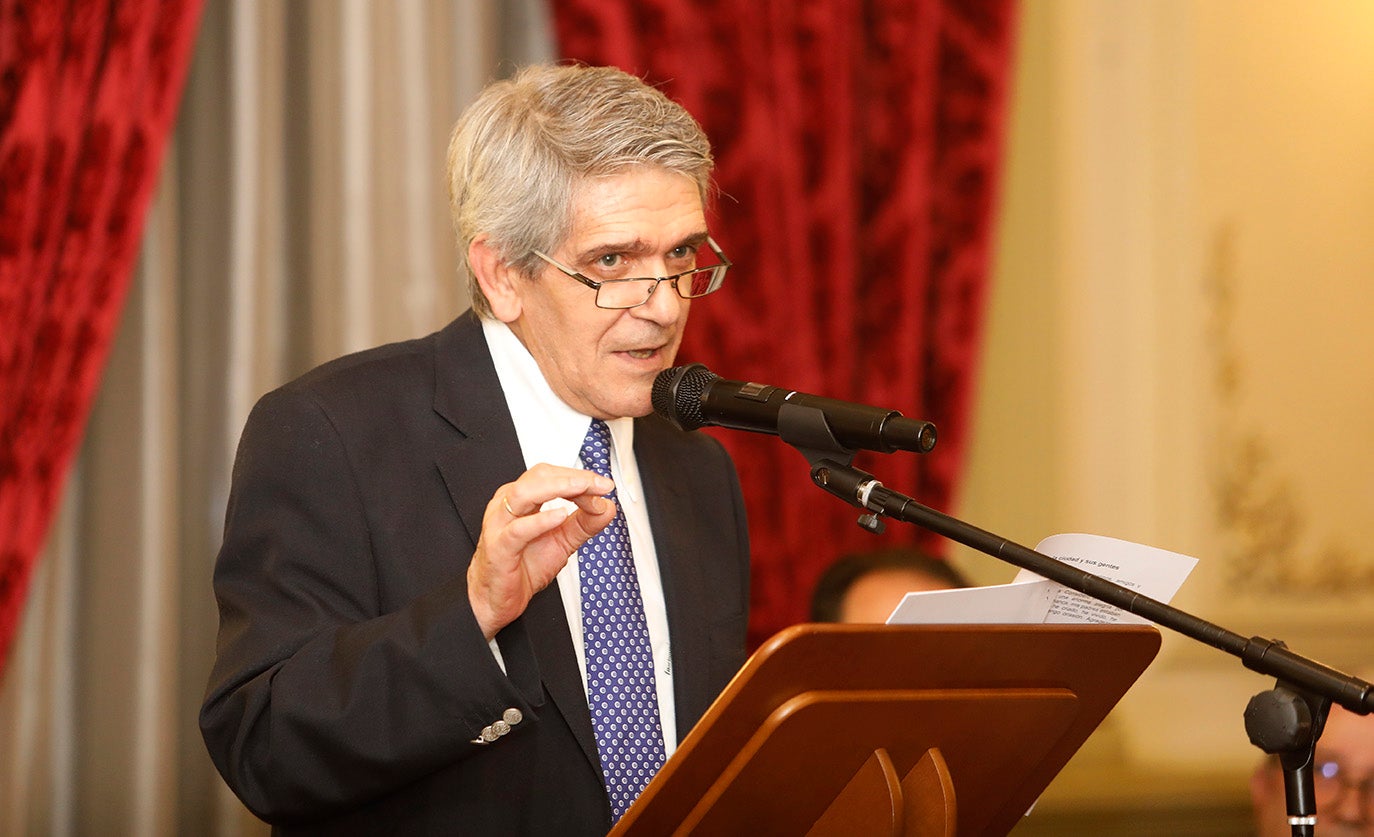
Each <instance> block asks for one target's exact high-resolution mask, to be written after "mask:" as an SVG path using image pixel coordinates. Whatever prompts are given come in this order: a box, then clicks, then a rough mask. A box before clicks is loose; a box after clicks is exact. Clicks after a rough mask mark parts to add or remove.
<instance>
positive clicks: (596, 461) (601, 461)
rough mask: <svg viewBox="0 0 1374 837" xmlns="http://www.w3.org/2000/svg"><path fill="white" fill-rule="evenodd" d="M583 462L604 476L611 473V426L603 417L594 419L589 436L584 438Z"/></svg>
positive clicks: (589, 429) (588, 430)
mask: <svg viewBox="0 0 1374 837" xmlns="http://www.w3.org/2000/svg"><path fill="white" fill-rule="evenodd" d="M582 464H584V465H586V466H587V470H589V471H592V472H593V473H596V474H600V475H601V476H603V477H609V476H610V475H611V428H609V427H607V426H606V422H604V421H602V420H601V419H592V426H591V427H589V428H587V438H585V439H583V440H582Z"/></svg>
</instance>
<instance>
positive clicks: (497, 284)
mask: <svg viewBox="0 0 1374 837" xmlns="http://www.w3.org/2000/svg"><path fill="white" fill-rule="evenodd" d="M468 268H469V269H470V270H471V271H472V275H473V276H474V277H475V278H476V279H477V284H478V286H479V287H481V289H482V293H483V294H485V295H486V297H487V302H488V303H490V304H491V313H492V314H494V315H495V316H496V319H498V320H500V321H501V322H503V323H511V322H514V321H515V320H516V319H518V318H519V317H520V313H521V311H522V310H523V306H522V302H521V296H520V291H521V286H520V283H521V282H523V281H524V277H523V276H522V275H521V274H520V271H518V270H516V269H515V268H513V267H511V266H510V265H509V264H507V263H506V262H505V261H504V260H503V259H502V258H501V254H500V253H498V252H497V250H496V248H495V247H494V246H493V245H492V243H491V241H490V240H488V238H487V237H486V236H484V235H479V236H477V237H476V238H474V239H473V240H472V243H471V244H469V245H468Z"/></svg>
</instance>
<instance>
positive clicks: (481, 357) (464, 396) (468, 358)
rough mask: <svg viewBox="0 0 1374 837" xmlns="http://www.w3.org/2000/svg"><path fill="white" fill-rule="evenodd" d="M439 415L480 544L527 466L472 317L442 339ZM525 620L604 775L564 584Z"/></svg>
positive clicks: (554, 688) (552, 691)
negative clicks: (501, 492)
mask: <svg viewBox="0 0 1374 837" xmlns="http://www.w3.org/2000/svg"><path fill="white" fill-rule="evenodd" d="M434 411H435V412H436V413H438V414H439V415H440V416H441V417H443V419H444V420H445V421H447V422H448V423H449V424H451V425H452V426H453V427H454V429H456V430H457V431H458V438H457V439H456V441H455V443H454V444H452V445H450V446H448V447H447V448H444V449H443V450H442V451H441V452H440V454H439V456H438V462H437V465H438V468H439V472H440V473H441V474H442V475H443V478H444V483H445V485H446V486H447V487H448V492H449V497H450V499H451V500H452V501H453V505H454V508H456V509H457V511H458V516H459V517H460V518H461V519H462V521H463V525H464V526H465V527H466V528H467V530H468V534H469V535H470V536H471V538H472V542H473V543H474V544H475V543H477V539H478V537H479V536H480V535H481V532H482V517H483V515H484V514H485V513H486V507H487V503H488V502H489V501H490V500H491V498H492V497H494V496H495V495H496V491H497V489H498V488H500V487H501V486H502V485H505V484H506V483H508V482H512V481H514V480H515V479H516V478H518V477H519V476H520V474H521V473H523V472H524V470H525V465H524V462H525V459H524V455H523V454H522V453H521V451H520V441H519V438H518V437H517V436H516V433H515V424H514V422H513V421H512V420H511V416H510V410H509V408H508V407H507V406H506V396H505V393H504V392H503V391H502V390H501V382H500V379H499V378H497V376H496V367H495V366H493V365H492V361H491V352H490V350H489V349H488V348H487V341H486V339H485V337H484V336H483V334H482V325H481V323H480V321H479V320H478V318H477V315H476V314H475V313H473V312H472V311H468V312H467V313H465V314H464V315H463V316H461V317H459V318H458V319H457V320H455V321H454V322H453V323H451V324H450V325H449V326H448V327H447V328H445V329H444V330H443V331H441V332H440V333H439V337H438V346H437V356H436V359H435V382H434ZM518 621H519V622H521V623H523V625H524V627H525V633H526V635H527V636H528V639H529V643H530V646H531V649H532V651H533V653H534V658H535V662H536V664H537V666H538V671H539V676H540V679H541V680H542V681H543V684H544V688H545V689H546V690H547V691H548V693H549V696H550V697H551V698H552V699H553V702H554V704H555V705H556V706H557V707H558V711H559V712H560V713H561V714H562V715H563V717H564V719H565V721H566V722H567V724H568V727H569V728H570V729H571V730H572V732H573V735H574V737H576V738H577V742H578V744H579V745H581V747H582V750H583V752H584V753H585V754H586V756H587V758H588V759H590V760H591V762H592V764H593V765H594V766H596V768H597V769H598V770H600V761H599V759H598V756H597V751H596V736H595V734H594V732H593V731H592V718H591V711H590V710H589V709H588V708H587V695H586V691H585V690H584V688H583V685H582V674H581V672H580V671H578V668H577V657H576V655H575V653H574V651H573V644H572V634H571V633H570V632H569V630H568V620H567V615H566V613H565V612H564V610H563V599H562V596H561V595H560V594H559V592H558V582H557V581H556V580H555V581H554V582H553V583H552V584H550V585H549V586H548V587H547V588H545V589H544V590H542V591H540V592H539V593H538V594H537V595H535V597H534V598H533V599H532V600H531V601H530V605H529V607H528V608H526V610H525V613H524V615H523V616H521V617H520V619H519V620H518ZM518 634H519V632H518V631H502V632H501V633H500V634H498V636H497V642H498V643H499V644H500V646H501V653H502V655H503V656H507V657H512V658H513V657H518V656H519V654H520V648H519V647H518V646H519V640H518ZM508 644H509V645H510V646H511V647H509V648H508V647H507V646H508Z"/></svg>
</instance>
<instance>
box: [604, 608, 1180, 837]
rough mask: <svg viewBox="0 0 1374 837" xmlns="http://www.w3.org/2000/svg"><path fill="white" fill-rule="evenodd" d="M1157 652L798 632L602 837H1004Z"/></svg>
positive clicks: (1122, 644) (1047, 637) (1107, 642)
mask: <svg viewBox="0 0 1374 837" xmlns="http://www.w3.org/2000/svg"><path fill="white" fill-rule="evenodd" d="M1159 643H1160V637H1159V631H1158V630H1156V629H1155V628H1154V627H1152V626H1139V625H1133V626H1101V625H903V626H896V625H890V626H889V625H883V626H878V625H796V626H793V627H791V628H788V629H786V630H784V631H782V632H781V633H779V634H777V635H776V636H774V637H773V638H772V639H770V640H769V641H768V642H767V643H765V644H764V645H763V647H762V648H760V649H759V650H758V652H757V653H755V654H754V656H753V657H751V658H750V659H749V661H748V662H747V663H746V664H745V666H744V668H742V669H741V670H740V672H739V674H737V675H736V676H735V678H734V679H733V680H732V681H730V684H729V685H728V686H726V688H725V690H724V691H723V692H722V693H721V695H720V697H719V698H718V699H717V700H716V702H715V703H714V704H712V706H711V708H710V709H708V710H707V711H706V714H705V715H704V716H703V717H702V719H701V721H700V722H699V723H698V724H697V725H696V727H695V728H694V729H693V730H692V731H691V733H690V734H689V735H688V736H687V737H686V738H685V739H683V741H682V744H681V746H679V747H678V750H677V752H676V753H674V754H673V757H672V758H670V759H669V760H668V762H667V764H665V765H664V767H663V770H662V771H660V772H659V774H658V776H657V777H655V779H654V780H653V781H652V782H651V783H650V784H649V786H648V787H647V788H645V790H644V793H643V794H642V795H641V796H640V798H639V800H638V801H637V802H636V803H635V804H634V805H633V806H632V807H631V808H630V810H629V811H627V812H626V814H625V816H624V817H623V818H622V819H621V820H620V822H619V823H618V824H617V825H616V827H615V829H614V830H613V831H612V832H611V834H612V835H616V836H617V837H639V836H640V835H668V834H678V835H687V834H699V835H749V837H763V835H769V837H772V835H798V836H799V837H800V836H801V835H808V837H831V836H832V835H834V836H835V837H838V835H845V837H850V835H893V837H898V835H909V836H911V837H914V836H915V835H921V837H924V835H955V834H958V835H1004V834H1006V833H1007V832H1008V831H1010V830H1011V829H1012V827H1013V826H1015V825H1016V823H1017V822H1018V821H1019V820H1020V819H1021V817H1022V816H1023V815H1025V813H1026V812H1027V811H1028V810H1029V809H1030V807H1031V805H1032V804H1034V802H1035V800H1036V798H1037V797H1039V795H1040V793H1041V792H1042V791H1044V789H1045V787H1046V786H1047V785H1048V784H1049V783H1050V780H1051V779H1053V778H1054V776H1055V775H1056V774H1057V773H1058V772H1059V771H1060V770H1061V769H1062V768H1063V767H1064V765H1065V764H1066V763H1067V762H1068V760H1069V757H1070V756H1072V755H1073V753H1074V752H1075V751H1076V750H1077V749H1078V748H1079V746H1081V745H1082V743H1083V741H1084V740H1085V739H1087V737H1088V735H1089V734H1090V733H1091V732H1092V731H1093V730H1094V729H1095V728H1096V727H1097V726H1098V724H1100V723H1101V722H1102V719H1103V718H1105V717H1106V715H1107V713H1108V711H1110V710H1111V708H1112V707H1113V706H1115V705H1116V703H1117V701H1118V700H1120V698H1121V696H1122V695H1123V694H1125V692H1126V690H1127V689H1128V688H1130V686H1131V684H1132V683H1134V682H1135V680H1136V678H1138V677H1139V676H1140V674H1141V672H1143V671H1144V670H1145V667H1146V666H1147V665H1149V663H1150V661H1151V660H1153V659H1154V656H1155V654H1156V653H1157V652H1158V650H1159Z"/></svg>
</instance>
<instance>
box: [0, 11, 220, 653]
mask: <svg viewBox="0 0 1374 837" xmlns="http://www.w3.org/2000/svg"><path fill="white" fill-rule="evenodd" d="M200 5H201V0H0V673H3V671H4V663H5V657H6V652H7V650H8V649H9V647H10V643H11V640H12V639H13V637H14V630H15V626H16V624H17V622H18V619H19V614H20V612H21V610H22V608H23V604H24V594H25V592H26V590H27V589H28V584H29V579H30V577H31V575H32V571H33V562H34V558H35V556H36V555H37V554H38V552H39V550H40V548H41V546H42V543H43V539H44V537H45V535H46V533H47V530H48V525H49V523H50V522H51V520H52V517H53V513H54V511H55V509H56V506H57V500H58V497H59V494H60V492H61V487H62V482H63V478H64V477H65V475H66V472H67V469H68V467H69V465H70V463H71V460H72V457H73V455H74V453H75V451H76V448H77V444H78V442H79V441H80V437H81V432H82V428H83V426H84V424H85V420H86V416H87V413H88V412H89V409H90V405H91V401H92V398H93V397H94V393H95V390H96V386H97V384H98V383H99V379H100V371H101V368H102V367H103V365H104V361H105V357H106V355H107V353H108V349H109V346H110V339H111V336H112V333H113V331H114V328H115V323H116V321H117V319H118V316H119V311H120V307H121V304H122V302H123V299H124V292H125V289H126V288H127V286H128V282H129V277H130V275H131V274H132V272H133V267H134V260H135V257H136V256H137V252H138V243H139V236H140V234H141V231H142V227H143V217H144V214H145V211H146V209H147V206H148V201H149V199H150V197H151V195H152V190H153V186H154V183H155V181H156V178H157V172H158V166H159V161H160V160H161V156H162V148H163V146H164V144H165V142H166V139H167V136H168V134H169V133H170V131H171V126H172V120H173V115H174V113H175V111H176V105H177V103H178V100H179V98H180V94H181V87H182V82H183V81H184V78H185V73H186V69H187V66H188V63H189V58H190V50H191V43H192V41H193V39H194V36H195V29H196V22H197V20H198V19H199V13H200Z"/></svg>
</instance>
